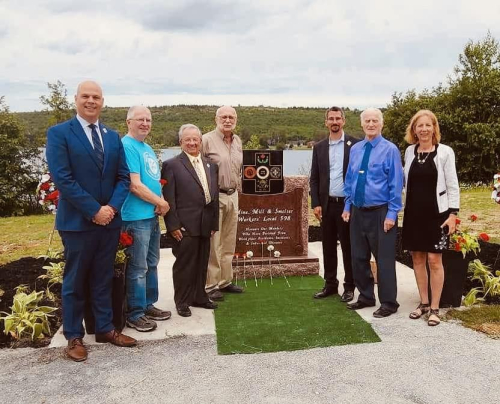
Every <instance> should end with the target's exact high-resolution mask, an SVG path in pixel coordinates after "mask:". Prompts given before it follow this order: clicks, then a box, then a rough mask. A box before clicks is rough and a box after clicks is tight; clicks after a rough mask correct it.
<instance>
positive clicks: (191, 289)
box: [162, 124, 219, 317]
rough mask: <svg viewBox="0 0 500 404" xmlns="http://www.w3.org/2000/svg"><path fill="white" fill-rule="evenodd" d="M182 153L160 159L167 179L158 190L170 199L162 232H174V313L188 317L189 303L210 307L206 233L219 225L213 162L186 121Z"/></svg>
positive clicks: (211, 233)
mask: <svg viewBox="0 0 500 404" xmlns="http://www.w3.org/2000/svg"><path fill="white" fill-rule="evenodd" d="M179 142H180V144H181V148H182V153H180V154H179V155H178V156H176V157H174V158H171V159H170V160H167V161H165V162H164V163H163V168H162V178H164V179H166V180H167V184H166V186H165V187H164V188H163V195H164V196H165V199H166V200H167V201H168V203H169V204H170V210H169V212H168V213H167V215H166V216H165V225H166V227H167V231H168V233H169V234H170V235H171V236H172V237H173V238H174V240H175V242H174V246H173V247H172V253H173V254H174V256H175V262H174V265H173V268H172V274H173V281H174V301H175V306H176V308H177V313H178V314H179V315H180V316H182V317H189V316H190V315H191V310H190V309H189V306H193V307H202V308H204V309H215V308H217V304H216V303H213V302H212V301H211V300H210V299H209V297H208V295H207V293H206V291H205V283H206V279H207V265H208V257H209V254H210V238H211V237H213V236H214V234H217V233H216V232H217V230H218V229H219V187H218V183H217V164H213V163H211V162H210V161H208V160H206V159H205V158H204V157H203V156H202V155H201V153H200V149H201V131H200V129H199V128H198V127H197V126H195V125H192V124H186V125H182V126H181V127H180V129H179Z"/></svg>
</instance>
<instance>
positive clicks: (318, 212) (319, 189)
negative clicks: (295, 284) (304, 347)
mask: <svg viewBox="0 0 500 404" xmlns="http://www.w3.org/2000/svg"><path fill="white" fill-rule="evenodd" d="M344 124H345V114H344V111H343V110H342V109H341V108H339V107H331V108H329V109H328V110H327V111H326V113H325V126H326V127H327V128H328V130H329V132H330V134H329V137H328V138H326V139H323V140H321V141H320V142H318V143H317V144H316V145H314V149H313V158H312V165H311V177H310V185H311V206H312V208H313V210H314V215H315V216H316V218H317V219H318V220H319V221H320V222H321V231H322V244H323V266H324V270H325V273H324V277H325V286H324V287H323V289H322V290H321V291H319V292H317V293H316V294H315V295H314V297H315V298H316V299H321V298H324V297H327V296H330V295H336V294H338V285H339V282H338V280H337V264H338V258H337V240H340V246H341V248H342V258H343V261H344V271H345V276H344V293H343V294H342V297H341V300H342V301H343V302H349V301H351V300H352V299H353V298H354V280H353V277H352V265H351V243H350V237H349V225H348V224H347V223H345V222H344V221H343V220H342V217H341V216H342V211H343V208H344V196H345V194H344V179H345V174H346V171H347V165H348V164H349V153H350V150H351V146H352V145H353V144H354V143H356V142H357V141H358V140H357V139H356V138H354V137H352V136H349V135H346V134H345V133H344V131H343V127H344Z"/></svg>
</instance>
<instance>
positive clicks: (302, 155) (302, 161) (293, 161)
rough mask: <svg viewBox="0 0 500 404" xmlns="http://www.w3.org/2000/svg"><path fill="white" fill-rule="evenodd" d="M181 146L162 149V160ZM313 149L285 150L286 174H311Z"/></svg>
mask: <svg viewBox="0 0 500 404" xmlns="http://www.w3.org/2000/svg"><path fill="white" fill-rule="evenodd" d="M180 152H181V149H179V148H173V149H161V154H160V158H161V160H162V161H165V160H168V159H169V158H172V157H174V156H177V155H178V154H179V153H180ZM311 161H312V149H310V150H283V165H284V167H283V171H284V174H285V175H309V173H310V171H311Z"/></svg>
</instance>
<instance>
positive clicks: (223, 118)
mask: <svg viewBox="0 0 500 404" xmlns="http://www.w3.org/2000/svg"><path fill="white" fill-rule="evenodd" d="M219 119H220V120H221V121H225V120H226V119H229V120H230V121H235V120H236V117H235V116H232V115H222V116H220V115H219Z"/></svg>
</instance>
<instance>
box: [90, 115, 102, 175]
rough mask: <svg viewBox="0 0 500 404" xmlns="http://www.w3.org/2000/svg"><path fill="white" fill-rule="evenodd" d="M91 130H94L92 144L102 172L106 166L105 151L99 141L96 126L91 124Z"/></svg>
mask: <svg viewBox="0 0 500 404" xmlns="http://www.w3.org/2000/svg"><path fill="white" fill-rule="evenodd" d="M89 128H90V129H91V130H92V143H94V152H95V155H96V157H97V161H98V162H99V169H100V170H102V167H103V165H104V150H103V149H102V143H101V139H99V135H98V133H97V130H96V125H94V124H93V123H91V124H90V125H89Z"/></svg>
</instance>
